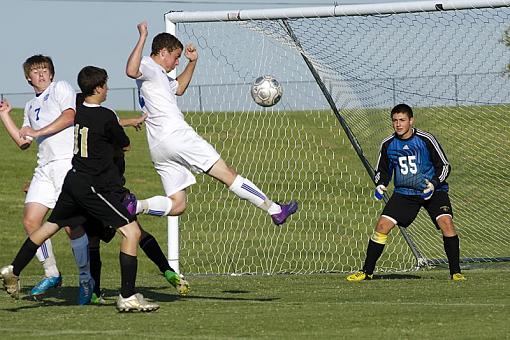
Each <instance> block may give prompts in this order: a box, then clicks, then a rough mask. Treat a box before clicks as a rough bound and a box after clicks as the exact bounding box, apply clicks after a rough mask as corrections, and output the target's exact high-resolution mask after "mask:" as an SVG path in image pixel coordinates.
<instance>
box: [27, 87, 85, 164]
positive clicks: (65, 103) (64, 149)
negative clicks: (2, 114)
mask: <svg viewBox="0 0 510 340" xmlns="http://www.w3.org/2000/svg"><path fill="white" fill-rule="evenodd" d="M67 109H73V110H75V109H76V92H75V91H74V90H73V88H72V87H71V85H69V83H68V82H66V81H62V80H60V81H56V82H52V83H51V84H50V86H48V88H47V89H46V90H44V91H43V92H42V93H41V94H39V95H38V96H36V97H34V98H32V99H31V100H30V101H28V102H27V103H26V105H25V113H24V117H23V126H30V127H31V128H32V129H34V130H39V129H42V128H43V127H45V126H47V125H49V124H51V123H52V122H53V121H54V120H55V119H57V118H58V117H60V115H61V114H62V112H64V111H65V110H67ZM73 135H74V129H73V126H72V125H71V126H69V127H68V128H65V129H63V130H62V131H60V132H57V133H55V134H53V135H49V136H44V137H39V138H37V139H36V141H37V144H38V146H39V149H38V152H37V164H38V165H39V166H43V165H45V164H47V163H49V162H51V161H55V160H60V159H71V158H72V157H73V138H74V137H73Z"/></svg>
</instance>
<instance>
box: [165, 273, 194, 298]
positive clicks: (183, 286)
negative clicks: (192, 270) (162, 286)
mask: <svg viewBox="0 0 510 340" xmlns="http://www.w3.org/2000/svg"><path fill="white" fill-rule="evenodd" d="M163 275H164V276H165V279H166V280H167V281H168V283H170V284H171V285H172V286H174V287H175V289H177V293H179V295H181V296H184V295H188V293H189V283H188V281H186V280H184V279H183V278H182V277H181V276H180V275H179V274H177V273H176V272H173V271H171V270H167V271H165V274H163Z"/></svg>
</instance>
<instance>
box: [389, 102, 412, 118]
mask: <svg viewBox="0 0 510 340" xmlns="http://www.w3.org/2000/svg"><path fill="white" fill-rule="evenodd" d="M395 113H405V114H406V115H407V117H409V118H412V117H413V109H411V107H410V106H409V105H407V104H398V105H396V106H395V107H394V108H393V109H391V113H390V118H392V117H393V115H394V114H395Z"/></svg>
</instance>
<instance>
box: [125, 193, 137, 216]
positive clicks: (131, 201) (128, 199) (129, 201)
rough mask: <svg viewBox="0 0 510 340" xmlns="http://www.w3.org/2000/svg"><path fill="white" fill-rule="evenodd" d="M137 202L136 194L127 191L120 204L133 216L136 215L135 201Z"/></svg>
mask: <svg viewBox="0 0 510 340" xmlns="http://www.w3.org/2000/svg"><path fill="white" fill-rule="evenodd" d="M137 202H138V200H137V199H136V196H135V195H133V194H132V193H128V194H126V196H125V197H124V200H123V201H122V205H123V206H124V207H126V209H127V211H128V212H129V213H130V214H131V215H133V216H135V215H136V203H137Z"/></svg>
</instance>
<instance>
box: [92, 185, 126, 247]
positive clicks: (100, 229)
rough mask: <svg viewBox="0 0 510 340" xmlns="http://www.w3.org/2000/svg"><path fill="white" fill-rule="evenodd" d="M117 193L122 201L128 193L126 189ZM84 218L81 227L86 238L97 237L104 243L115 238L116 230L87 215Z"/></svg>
mask: <svg viewBox="0 0 510 340" xmlns="http://www.w3.org/2000/svg"><path fill="white" fill-rule="evenodd" d="M119 193H120V194H121V197H122V199H124V197H125V196H126V195H128V194H129V193H130V192H129V190H128V189H127V188H122V190H120V191H119ZM86 218H87V220H86V221H85V223H83V224H82V227H83V229H84V230H85V232H86V233H87V236H89V237H98V238H99V239H100V240H101V241H103V242H105V243H109V242H110V241H111V240H112V239H113V238H114V237H115V233H116V229H114V228H112V227H110V226H104V225H103V222H101V221H100V220H98V219H97V218H95V217H92V216H90V215H88V214H87V216H86Z"/></svg>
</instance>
